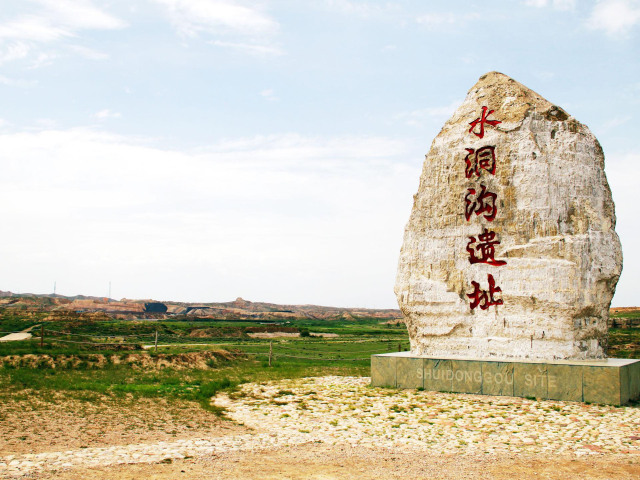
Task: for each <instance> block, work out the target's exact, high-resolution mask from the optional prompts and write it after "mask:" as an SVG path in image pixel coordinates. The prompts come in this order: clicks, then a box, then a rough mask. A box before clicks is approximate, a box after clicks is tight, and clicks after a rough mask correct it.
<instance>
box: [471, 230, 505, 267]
mask: <svg viewBox="0 0 640 480" xmlns="http://www.w3.org/2000/svg"><path fill="white" fill-rule="evenodd" d="M495 238H496V233H495V232H493V231H491V230H487V229H486V228H485V229H484V231H483V232H482V233H481V234H480V235H478V240H479V243H478V244H477V245H475V246H472V245H473V244H474V243H476V237H469V243H467V252H469V263H470V264H472V265H473V264H474V263H487V264H489V265H494V266H496V267H499V266H501V265H506V264H507V262H505V261H504V260H496V259H495V255H496V247H495V246H496V245H499V244H500V242H499V241H497V240H495ZM474 248H475V250H476V251H477V252H478V253H479V256H478V257H476V252H475V251H474Z"/></svg>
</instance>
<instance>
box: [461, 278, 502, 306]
mask: <svg viewBox="0 0 640 480" xmlns="http://www.w3.org/2000/svg"><path fill="white" fill-rule="evenodd" d="M487 280H488V281H489V291H488V292H487V291H486V290H480V284H479V283H478V282H471V285H472V286H473V293H469V294H467V297H469V298H470V299H471V303H470V304H469V306H470V307H471V310H473V309H474V308H476V307H478V306H479V307H480V309H481V310H486V309H487V308H489V307H491V306H493V305H502V299H498V300H496V299H494V298H493V295H494V294H495V293H498V292H502V289H501V288H500V287H496V281H495V280H494V279H493V275H491V274H489V275H487Z"/></svg>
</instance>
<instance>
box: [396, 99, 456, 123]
mask: <svg viewBox="0 0 640 480" xmlns="http://www.w3.org/2000/svg"><path fill="white" fill-rule="evenodd" d="M461 103H462V100H454V101H453V102H451V103H450V104H449V105H443V106H439V107H427V108H420V109H417V110H411V111H408V112H401V113H398V114H396V115H394V117H393V118H394V119H395V120H396V121H401V122H404V123H405V124H406V125H409V126H410V127H423V126H424V125H425V124H426V123H427V122H429V121H438V122H444V121H445V120H446V119H447V118H449V117H450V116H451V115H453V112H455V111H456V109H457V108H458V107H459V106H460V104H461Z"/></svg>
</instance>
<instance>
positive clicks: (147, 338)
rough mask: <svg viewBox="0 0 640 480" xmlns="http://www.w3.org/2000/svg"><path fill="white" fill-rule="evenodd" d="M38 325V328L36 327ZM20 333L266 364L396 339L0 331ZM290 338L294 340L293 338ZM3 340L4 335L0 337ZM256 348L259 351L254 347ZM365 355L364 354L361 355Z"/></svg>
mask: <svg viewBox="0 0 640 480" xmlns="http://www.w3.org/2000/svg"><path fill="white" fill-rule="evenodd" d="M38 327H39V328H38ZM19 333H29V334H30V335H31V337H30V338H29V340H31V342H39V344H40V346H41V347H44V345H45V344H46V345H47V346H49V347H55V346H56V345H59V346H64V345H67V346H69V347H73V346H76V347H82V348H83V349H89V350H90V349H92V347H95V348H97V349H101V350H103V349H105V348H109V347H113V348H114V349H122V348H127V349H136V350H137V349H145V350H151V349H153V350H154V351H155V352H158V349H159V348H167V347H181V348H182V347H184V348H187V347H218V348H221V349H229V348H233V349H236V350H237V351H238V352H237V353H239V354H241V355H248V356H251V357H254V358H258V357H263V358H265V359H266V360H267V361H268V363H269V365H271V364H272V362H274V361H276V360H278V359H290V360H292V361H296V360H303V361H322V362H359V361H369V360H370V358H371V355H373V354H376V353H378V354H380V353H389V352H390V351H393V350H394V349H395V345H396V344H397V343H398V339H392V338H366V339H349V340H342V339H341V340H338V339H333V338H331V339H328V338H319V337H315V338H311V339H309V338H304V339H302V338H295V340H294V339H292V338H286V339H271V338H269V339H265V338H251V339H247V340H242V341H237V340H235V341H234V340H231V341H219V340H218V339H212V340H211V341H205V340H206V339H203V338H198V340H200V342H198V343H195V342H193V341H191V342H190V341H189V340H190V338H185V337H184V336H180V335H175V334H166V333H162V334H160V333H159V332H158V331H155V332H153V333H145V334H122V335H118V334H115V335H114V334H103V333H76V332H63V331H59V330H51V329H46V328H44V326H36V327H32V329H31V331H29V332H27V331H24V330H23V331H18V332H10V331H0V335H3V336H6V335H12V334H19ZM292 340H293V342H292ZM0 341H3V338H0ZM5 341H6V340H5ZM363 343H376V344H377V347H376V348H369V349H364V350H363V349H360V348H354V346H355V344H363ZM403 343H404V344H406V343H407V342H406V340H405V341H404V342H402V341H401V342H400V343H398V351H400V350H401V349H402V347H403ZM329 345H332V346H334V347H335V348H332V349H331V350H324V348H325V347H328V346H329ZM254 350H258V351H254ZM363 355H366V356H363Z"/></svg>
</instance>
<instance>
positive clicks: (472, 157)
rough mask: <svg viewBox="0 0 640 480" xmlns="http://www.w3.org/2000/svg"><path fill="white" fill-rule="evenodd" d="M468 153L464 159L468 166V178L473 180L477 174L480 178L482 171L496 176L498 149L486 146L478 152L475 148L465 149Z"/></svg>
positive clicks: (466, 170) (466, 169) (465, 171)
mask: <svg viewBox="0 0 640 480" xmlns="http://www.w3.org/2000/svg"><path fill="white" fill-rule="evenodd" d="M465 150H466V151H467V152H468V153H467V156H466V157H464V161H465V163H466V164H467V165H466V167H465V169H464V173H465V175H466V177H467V178H471V177H472V176H473V174H474V173H475V174H476V175H477V176H478V177H479V176H480V174H481V173H482V172H481V170H485V171H487V172H489V173H490V174H491V175H495V174H496V147H495V146H489V145H487V146H485V147H482V148H479V149H477V150H475V149H473V148H465Z"/></svg>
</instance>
